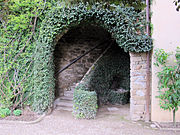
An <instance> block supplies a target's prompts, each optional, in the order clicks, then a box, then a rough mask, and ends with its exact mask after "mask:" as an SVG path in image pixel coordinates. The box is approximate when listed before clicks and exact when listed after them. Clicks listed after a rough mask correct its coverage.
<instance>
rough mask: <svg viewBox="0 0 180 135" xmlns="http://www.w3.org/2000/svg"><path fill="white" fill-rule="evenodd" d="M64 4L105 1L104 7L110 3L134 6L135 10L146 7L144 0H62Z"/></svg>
mask: <svg viewBox="0 0 180 135" xmlns="http://www.w3.org/2000/svg"><path fill="white" fill-rule="evenodd" d="M62 2H64V3H65V4H68V5H72V4H77V3H79V2H84V4H85V3H87V2H88V3H89V4H90V5H94V4H95V3H97V2H100V3H106V7H108V6H109V5H110V4H115V5H121V6H126V7H134V8H135V9H136V10H142V9H144V8H145V7H146V5H145V3H144V0H62Z"/></svg>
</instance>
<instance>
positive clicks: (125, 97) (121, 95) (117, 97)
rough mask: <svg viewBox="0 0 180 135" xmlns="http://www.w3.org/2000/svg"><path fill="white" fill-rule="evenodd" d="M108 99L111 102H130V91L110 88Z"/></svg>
mask: <svg viewBox="0 0 180 135" xmlns="http://www.w3.org/2000/svg"><path fill="white" fill-rule="evenodd" d="M107 96H108V101H109V102H110V103H111V104H122V105H124V104H127V103H129V99H130V92H129V90H126V91H122V92H119V91H114V90H110V91H109V93H108V95H107Z"/></svg>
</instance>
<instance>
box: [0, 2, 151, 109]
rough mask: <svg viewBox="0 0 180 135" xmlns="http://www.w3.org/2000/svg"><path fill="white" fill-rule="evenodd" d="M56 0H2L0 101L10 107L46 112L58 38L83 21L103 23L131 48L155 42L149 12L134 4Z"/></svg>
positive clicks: (138, 49)
mask: <svg viewBox="0 0 180 135" xmlns="http://www.w3.org/2000/svg"><path fill="white" fill-rule="evenodd" d="M56 2H57V0H18V1H17V0H0V11H1V14H0V37H1V38H0V84H1V85H0V103H1V104H2V105H3V106H4V107H8V108H10V109H11V110H14V109H16V108H18V107H21V106H23V105H24V104H25V103H26V104H27V103H28V104H33V106H34V109H35V110H36V111H40V112H42V111H45V110H46V109H47V108H48V107H50V106H51V104H52V102H53V98H54V92H53V90H54V76H53V75H54V70H53V69H54V67H53V57H52V56H53V55H52V54H53V50H54V46H55V44H54V43H53V41H54V39H55V37H56V36H57V35H58V34H63V32H65V31H66V30H68V29H70V28H72V27H75V26H77V25H79V24H82V23H87V24H88V23H92V24H94V25H100V26H102V27H103V28H105V29H106V30H108V31H109V32H110V33H111V34H112V37H113V38H114V39H116V41H117V43H118V44H119V45H120V46H121V47H122V48H124V49H125V50H126V51H136V52H146V51H149V50H151V48H152V41H151V39H150V38H149V37H148V36H146V35H145V34H144V26H145V19H144V14H143V13H138V12H136V11H135V10H134V9H133V8H121V7H120V6H112V5H109V6H110V7H107V4H95V5H94V6H92V5H91V6H90V5H88V4H87V5H85V4H82V3H80V4H78V5H76V4H75V5H74V6H71V7H63V5H62V3H59V2H57V3H56ZM50 9H51V10H50ZM42 20H44V21H43V22H42Z"/></svg>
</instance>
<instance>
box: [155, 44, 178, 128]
mask: <svg viewBox="0 0 180 135" xmlns="http://www.w3.org/2000/svg"><path fill="white" fill-rule="evenodd" d="M170 55H171V54H170V53H167V52H165V51H164V50H163V49H157V50H155V55H154V57H155V59H156V62H154V64H155V66H157V67H159V68H161V70H160V71H158V72H157V77H158V78H159V83H158V88H159V95H158V96H156V98H159V105H160V108H162V109H164V110H169V111H172V112H173V122H174V126H176V120H175V118H176V112H177V111H178V109H179V107H180V47H177V50H176V55H175V57H176V60H174V61H175V64H174V65H169V63H168V58H169V56H170Z"/></svg>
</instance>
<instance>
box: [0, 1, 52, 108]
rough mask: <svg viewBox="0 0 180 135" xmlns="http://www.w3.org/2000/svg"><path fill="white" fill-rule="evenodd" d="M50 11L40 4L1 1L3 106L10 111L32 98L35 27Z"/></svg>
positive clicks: (0, 76) (0, 59) (43, 4)
mask: <svg viewBox="0 0 180 135" xmlns="http://www.w3.org/2000/svg"><path fill="white" fill-rule="evenodd" d="M48 7H49V6H46V3H45V2H43V1H41V0H34V1H31V0H18V1H16V0H1V3H0V10H1V11H2V13H3V14H1V16H0V18H1V19H0V36H1V38H0V84H1V85H0V103H1V104H2V105H3V106H5V107H8V108H11V110H14V109H16V108H17V107H18V106H22V105H23V104H24V103H25V102H26V101H27V100H28V98H29V97H30V96H31V95H32V94H33V93H32V89H33V85H32V66H33V57H34V54H33V53H34V49H35V44H34V43H33V42H34V40H35V38H36V35H35V33H38V30H37V29H36V26H38V24H39V22H41V18H42V16H43V10H44V9H46V8H48Z"/></svg>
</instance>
